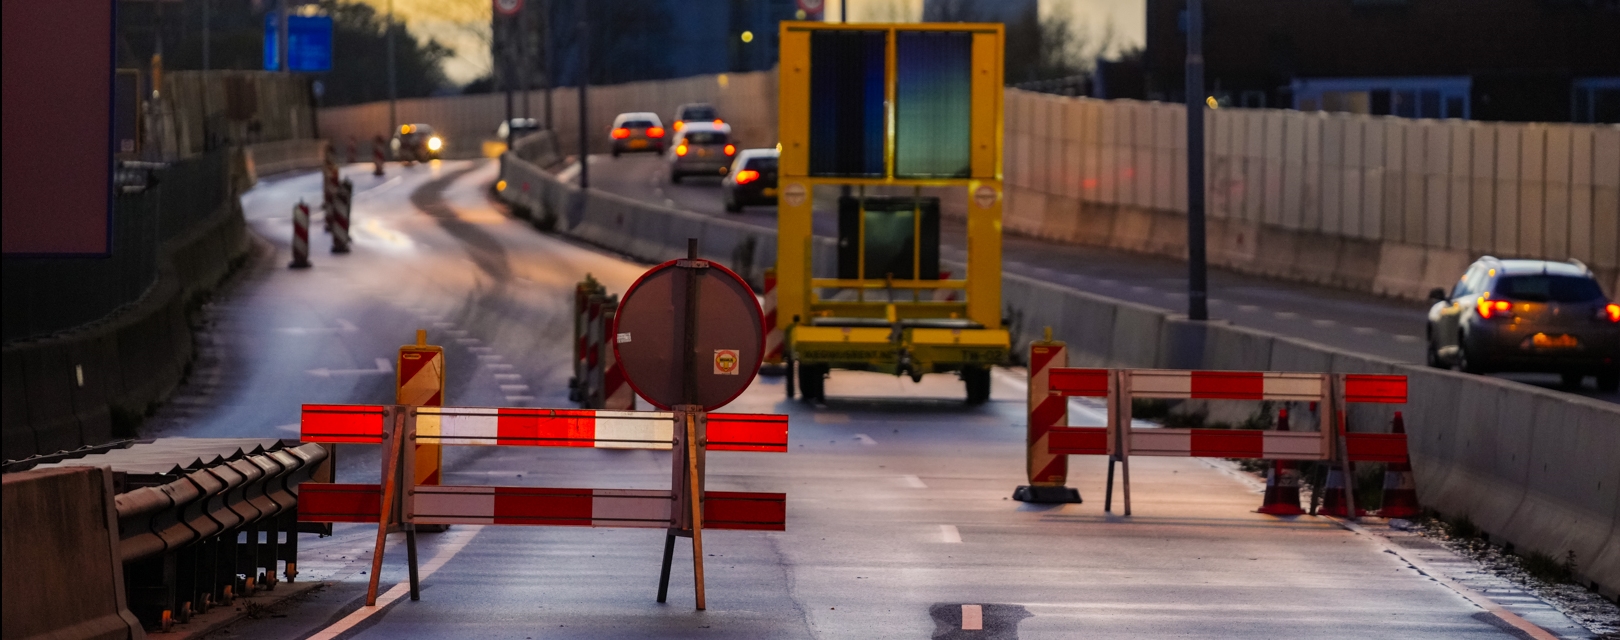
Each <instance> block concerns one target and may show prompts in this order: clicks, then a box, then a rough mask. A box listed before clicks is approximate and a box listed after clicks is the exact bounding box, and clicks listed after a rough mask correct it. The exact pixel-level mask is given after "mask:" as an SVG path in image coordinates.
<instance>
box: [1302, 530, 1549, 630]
mask: <svg viewBox="0 0 1620 640" xmlns="http://www.w3.org/2000/svg"><path fill="white" fill-rule="evenodd" d="M1322 517H1324V518H1327V519H1329V520H1332V521H1333V522H1335V523H1337V524H1338V525H1339V526H1341V527H1344V528H1346V529H1349V530H1350V531H1351V532H1353V533H1355V534H1356V535H1359V536H1361V537H1364V538H1366V539H1368V540H1369V541H1371V542H1372V543H1373V544H1374V545H1377V546H1378V547H1380V548H1381V550H1383V551H1384V552H1386V553H1389V554H1392V555H1394V556H1395V557H1397V558H1400V559H1401V560H1404V561H1406V563H1407V564H1409V565H1412V568H1413V569H1416V570H1417V571H1418V573H1421V574H1423V575H1425V576H1428V577H1429V578H1430V579H1432V580H1434V581H1435V582H1438V583H1440V584H1442V585H1444V586H1445V587H1446V588H1448V589H1451V590H1452V591H1455V592H1457V595H1460V596H1462V597H1463V598H1466V599H1467V600H1468V601H1469V602H1472V603H1474V604H1476V605H1479V607H1480V608H1481V609H1484V610H1486V611H1489V612H1490V613H1492V614H1494V615H1495V616H1496V617H1497V618H1500V619H1501V620H1502V621H1503V622H1506V623H1508V624H1509V625H1512V626H1513V628H1515V629H1518V630H1520V631H1523V632H1524V634H1525V635H1527V636H1530V637H1532V638H1535V639H1536V640H1557V638H1558V636H1556V635H1553V634H1551V633H1548V632H1547V630H1546V629H1543V628H1541V627H1538V626H1536V625H1534V624H1531V622H1530V621H1529V620H1525V619H1524V618H1521V617H1519V616H1518V615H1517V614H1515V613H1513V612H1511V611H1508V610H1507V609H1504V608H1502V605H1500V604H1497V603H1496V602H1495V601H1493V600H1491V599H1490V598H1488V597H1486V596H1485V595H1484V594H1481V593H1480V592H1478V591H1475V590H1473V589H1470V588H1468V587H1466V586H1463V585H1462V584H1460V583H1458V582H1457V581H1455V580H1452V579H1451V578H1447V577H1446V576H1444V575H1441V574H1440V573H1439V572H1438V571H1435V570H1434V568H1433V567H1430V566H1429V564H1428V563H1426V562H1424V561H1423V559H1422V558H1419V557H1417V555H1416V554H1411V553H1402V549H1401V548H1400V547H1398V546H1396V545H1393V544H1390V543H1389V542H1388V541H1386V540H1384V539H1383V538H1381V537H1379V536H1375V535H1373V534H1372V532H1370V531H1367V530H1366V529H1363V528H1361V525H1359V524H1356V523H1354V522H1351V521H1349V520H1342V519H1339V518H1335V517H1333V516H1322Z"/></svg>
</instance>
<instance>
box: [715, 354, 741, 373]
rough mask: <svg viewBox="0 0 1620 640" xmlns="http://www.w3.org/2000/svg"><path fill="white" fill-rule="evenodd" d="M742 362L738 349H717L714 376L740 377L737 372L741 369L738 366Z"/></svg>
mask: <svg viewBox="0 0 1620 640" xmlns="http://www.w3.org/2000/svg"><path fill="white" fill-rule="evenodd" d="M741 362H742V357H741V356H740V355H739V354H738V353H737V350H736V349H715V350H714V375H717V376H734V375H738V374H737V370H738V369H740V368H741V367H740V366H738V365H739V364H740V363H741Z"/></svg>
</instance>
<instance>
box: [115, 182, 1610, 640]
mask: <svg viewBox="0 0 1620 640" xmlns="http://www.w3.org/2000/svg"><path fill="white" fill-rule="evenodd" d="M389 169H390V176H388V177H387V178H385V179H383V180H373V179H372V178H370V177H369V176H365V175H364V174H363V173H361V172H360V168H355V169H353V170H354V171H355V175H353V179H354V180H355V181H356V188H357V191H358V192H359V193H358V194H357V198H356V209H355V219H356V228H357V233H356V249H355V252H354V253H353V254H351V255H348V256H341V257H335V256H331V255H329V254H328V253H326V244H325V242H326V241H325V240H324V237H322V236H320V235H319V234H317V235H316V242H315V249H316V251H315V254H314V255H313V256H312V260H313V261H314V262H315V267H314V268H312V269H310V270H307V271H293V270H288V269H286V268H285V267H284V266H283V265H284V264H285V260H286V257H287V253H286V239H287V238H288V237H289V235H290V228H289V227H288V225H287V224H286V222H285V217H286V215H287V211H288V209H289V208H290V207H291V205H292V203H294V202H296V201H297V200H298V199H299V198H306V199H313V198H315V197H318V195H317V194H318V188H319V184H318V182H317V181H316V180H317V179H316V178H315V177H313V176H295V177H290V178H285V179H279V180H272V181H266V182H265V183H264V184H261V186H260V187H258V188H257V189H255V190H254V191H253V192H252V193H250V194H248V195H247V196H246V198H245V199H244V202H245V205H246V207H247V209H248V215H249V218H250V222H251V224H252V228H253V229H254V230H255V231H256V232H258V233H260V234H263V236H264V237H265V238H266V239H267V241H268V242H267V244H268V245H269V246H270V248H271V249H272V250H273V251H274V253H273V254H268V255H269V257H266V255H267V254H261V257H260V258H259V259H258V260H256V261H255V263H254V264H253V265H252V266H251V267H250V270H249V271H248V272H246V273H245V274H244V275H243V276H242V277H241V278H240V279H239V280H238V282H236V283H235V284H234V285H233V286H232V287H231V288H230V289H229V290H227V291H225V292H223V293H221V294H220V295H219V296H218V297H217V298H216V300H215V301H214V302H213V306H212V308H211V309H210V310H209V311H208V314H207V315H208V317H209V318H210V324H209V327H208V330H207V334H206V336H205V337H206V339H207V342H208V351H207V354H208V355H207V359H206V360H205V361H204V362H203V363H200V364H199V368H198V370H197V372H196V373H194V374H193V378H194V380H193V382H192V384H189V385H187V386H186V387H185V388H184V389H183V390H182V393H181V394H180V395H179V396H178V397H179V398H180V399H181V400H185V399H187V398H192V399H194V400H190V401H180V402H174V403H171V404H170V405H168V406H167V407H165V408H164V409H163V410H162V411H160V413H159V415H158V416H157V418H156V420H155V422H154V424H153V426H152V429H153V431H152V432H149V433H147V434H144V435H186V436H227V435H229V436H243V435H260V436H264V435H275V436H292V435H294V433H295V431H296V427H289V426H290V425H292V424H294V423H295V422H296V419H297V407H298V405H299V403H302V402H386V401H388V400H389V399H390V398H391V396H392V376H390V375H386V374H384V373H360V372H362V371H364V370H365V369H367V368H368V367H369V368H371V369H376V368H377V367H376V364H375V360H376V358H391V357H392V354H393V352H394V349H395V348H396V347H397V345H398V344H400V343H401V342H404V341H407V340H408V339H409V337H410V334H411V332H412V330H414V329H415V328H417V327H419V326H421V327H425V328H428V329H429V336H430V339H431V340H432V341H433V342H434V343H437V344H444V345H445V346H446V349H447V354H448V355H447V357H448V360H449V365H450V367H449V375H450V391H449V394H448V396H449V401H450V402H451V403H453V404H457V405H506V406H510V405H514V404H515V405H523V404H527V405H531V406H567V404H566V402H565V399H564V396H565V393H566V389H565V387H564V385H563V382H564V381H565V380H566V378H567V375H568V373H567V371H566V364H565V363H566V361H567V358H568V354H569V352H570V351H569V348H568V344H567V335H568V332H569V326H570V322H569V321H568V320H567V318H568V313H569V306H570V305H571V291H572V287H573V284H574V282H575V281H576V280H578V279H579V278H580V277H581V276H582V275H583V274H584V272H586V271H590V272H592V273H593V274H595V275H597V277H598V278H600V279H602V280H603V281H604V282H605V283H606V285H607V286H608V288H609V289H610V290H612V291H622V290H623V288H624V287H625V286H627V285H628V284H629V282H630V281H631V279H632V278H633V277H634V276H635V275H637V274H639V273H640V272H641V271H642V270H643V269H644V265H635V264H630V263H626V262H624V261H622V260H620V259H617V258H613V257H610V256H605V255H601V254H598V253H594V252H592V251H588V250H586V249H583V248H581V247H578V246H576V245H574V244H571V243H569V242H567V241H564V240H560V239H557V238H554V237H550V236H545V235H542V234H539V233H537V232H535V231H533V230H532V229H531V228H529V227H528V226H527V225H525V224H524V223H522V222H519V221H514V220H510V219H508V218H506V217H505V216H504V215H502V213H501V211H500V210H499V209H498V208H497V207H495V206H493V205H491V204H490V203H489V202H488V200H487V199H486V198H485V195H484V193H485V189H486V188H487V185H488V182H489V181H490V180H492V179H493V176H494V172H493V167H492V166H491V165H489V164H487V163H484V162H444V163H439V164H436V165H431V166H418V167H414V168H406V169H402V168H399V167H396V166H390V168H389ZM345 171H346V172H348V171H350V169H346V170H345ZM351 326H352V327H353V328H352V329H350V327H351ZM322 368H324V369H327V371H326V375H325V376H322V375H320V374H319V373H310V371H311V370H316V371H318V370H320V369H322ZM340 372H341V373H340ZM1022 375H1023V374H1022V373H1021V372H1019V371H1017V370H1007V371H1002V372H1001V373H1000V374H998V375H997V376H995V378H994V381H995V387H994V389H993V394H992V398H993V400H992V402H990V403H988V404H986V405H984V406H979V407H966V406H964V405H963V404H962V402H961V400H960V398H961V391H960V383H959V382H958V381H956V380H955V379H954V378H952V377H950V376H944V375H933V376H928V377H925V378H924V381H923V382H922V383H921V384H914V383H911V382H910V381H909V380H907V381H901V380H898V379H896V378H892V377H888V376H882V375H876V374H864V373H848V372H840V373H835V374H834V376H833V377H832V379H830V380H829V386H828V393H829V396H831V398H832V399H831V400H830V401H829V402H828V403H827V404H826V405H825V406H807V405H804V404H800V403H796V402H788V401H786V400H785V398H784V396H783V394H782V391H781V386H780V380H779V379H769V378H763V379H761V380H760V381H758V382H756V383H755V384H754V386H753V387H752V388H751V389H750V390H749V391H748V392H746V393H745V394H744V396H743V397H742V398H741V399H739V400H738V401H737V402H736V403H735V404H734V405H733V406H732V407H730V408H729V409H730V410H737V411H760V412H783V413H788V414H789V415H791V419H792V439H791V443H790V452H789V453H787V454H763V453H716V454H714V455H712V456H710V457H709V461H710V471H709V479H710V488H711V490H740V491H780V492H785V493H787V494H788V495H789V506H788V512H789V524H788V530H787V531H786V532H781V533H761V532H711V533H710V534H708V535H707V536H706V539H705V543H706V544H705V551H706V558H705V561H706V573H707V582H708V601H709V610H708V611H706V612H695V611H693V610H692V593H691V568H690V567H691V565H690V552H689V547H688V546H686V545H685V544H684V543H685V541H684V540H683V541H682V543H683V544H681V545H678V546H677V553H676V562H675V569H674V572H673V577H672V581H671V582H672V585H671V595H670V602H669V604H667V605H658V604H656V603H654V602H653V596H654V591H655V587H656V581H657V576H658V560H659V555H660V552H661V542H662V533H661V532H659V531H648V530H625V529H572V528H530V527H472V526H455V527H452V528H451V529H450V531H448V532H445V533H441V534H423V535H422V539H423V540H422V550H421V556H422V562H423V564H424V565H425V568H428V569H431V570H432V573H431V574H430V575H428V576H426V578H425V579H424V582H423V584H424V587H425V589H424V591H423V597H422V600H421V601H417V602H411V601H409V600H408V599H404V598H398V597H397V596H396V598H395V599H393V600H392V601H390V602H389V603H388V605H387V606H385V607H381V608H379V609H377V610H371V609H362V608H361V607H360V599H361V598H362V597H363V594H364V588H365V581H366V580H367V579H368V578H369V576H368V575H367V574H366V573H365V572H366V571H368V570H369V561H370V548H371V543H372V539H373V536H374V535H375V534H374V531H375V529H374V528H371V527H366V526H364V525H340V526H338V527H337V531H336V533H337V535H335V536H333V537H330V538H324V539H314V538H313V537H308V536H306V539H305V541H304V543H303V545H304V546H303V558H302V561H301V563H300V571H301V576H300V579H301V580H323V581H329V582H330V583H331V584H330V586H329V587H327V588H326V589H324V590H323V591H322V592H320V593H318V594H316V595H315V596H313V597H312V598H310V599H309V600H307V601H304V602H302V603H299V604H296V605H294V606H293V607H292V608H290V609H288V610H287V611H286V612H285V613H286V617H280V618H274V617H272V618H263V619H260V620H254V621H247V622H244V623H242V624H240V625H237V626H235V627H233V628H231V629H228V630H226V631H225V632H224V634H223V635H224V636H226V637H234V636H242V637H249V636H251V637H255V638H302V637H364V638H444V637H465V638H484V637H490V638H497V637H499V638H539V637H545V638H554V637H555V638H563V637H579V638H600V637H697V636H702V637H729V638H767V637H768V638H793V637H827V638H849V637H862V638H887V637H893V638H915V637H925V636H933V637H976V635H977V634H975V635H967V632H963V631H962V626H963V624H964V622H965V621H966V622H968V623H971V621H972V620H973V614H974V612H976V613H977V615H978V616H979V618H980V619H981V620H982V625H983V627H984V629H985V631H987V632H989V633H986V634H984V636H985V637H1002V638H1011V637H1022V638H1069V637H1077V636H1082V635H1083V636H1085V637H1121V638H1123V637H1131V638H1135V637H1143V636H1160V635H1187V636H1202V637H1231V636H1267V637H1323V638H1326V637H1343V636H1345V635H1364V636H1378V637H1410V636H1419V635H1421V636H1426V637H1428V636H1432V637H1448V638H1475V637H1479V638H1486V637H1503V636H1504V635H1507V634H1506V633H1505V632H1504V631H1503V630H1502V623H1501V621H1500V619H1497V618H1492V617H1491V616H1490V615H1487V614H1486V613H1485V612H1483V611H1482V610H1481V609H1480V608H1479V607H1478V606H1476V605H1474V604H1471V603H1470V602H1469V601H1468V600H1466V599H1465V598H1464V597H1463V596H1461V595H1459V593H1458V592H1457V591H1455V590H1452V589H1451V588H1448V587H1447V586H1446V585H1443V584H1441V583H1438V582H1436V581H1433V580H1431V579H1429V578H1428V577H1427V576H1425V575H1423V574H1422V573H1420V572H1419V571H1418V570H1416V569H1414V568H1413V567H1412V566H1411V565H1410V564H1408V563H1407V562H1406V561H1404V560H1403V559H1402V557H1401V556H1398V555H1395V554H1393V553H1387V552H1386V551H1385V547H1384V546H1382V545H1381V543H1379V541H1377V540H1375V539H1373V538H1371V537H1369V536H1366V535H1360V534H1357V533H1353V532H1351V531H1347V530H1346V529H1344V528H1342V527H1339V526H1338V525H1336V524H1335V523H1333V522H1332V521H1330V520H1327V519H1322V518H1309V517H1302V518H1272V517H1269V516H1261V515H1258V514H1254V513H1252V510H1253V509H1254V508H1255V507H1256V506H1257V505H1258V504H1259V501H1260V498H1259V495H1258V493H1257V491H1256V488H1255V486H1254V484H1253V481H1252V479H1245V478H1242V477H1240V474H1236V473H1234V472H1232V470H1231V469H1230V468H1228V467H1227V466H1226V465H1224V464H1223V463H1218V462H1206V461H1202V460H1196V459H1165V458H1160V459H1138V460H1137V461H1136V464H1135V465H1134V468H1133V469H1132V471H1133V472H1134V473H1133V478H1132V481H1133V489H1134V491H1135V494H1134V496H1133V501H1134V504H1133V506H1134V509H1135V515H1133V516H1132V517H1130V518H1123V517H1119V516H1115V515H1109V514H1105V513H1103V512H1102V510H1101V498H1102V495H1101V494H1102V487H1103V467H1104V461H1103V460H1102V459H1101V458H1092V457H1075V458H1073V459H1072V460H1073V465H1072V470H1071V472H1070V478H1071V485H1073V486H1075V487H1077V488H1079V489H1080V491H1081V492H1082V493H1083V495H1084V496H1085V497H1086V499H1087V502H1086V503H1084V504H1079V505H1062V506H1052V507H1034V506H1029V505H1022V504H1020V503H1017V502H1013V501H1010V500H1008V499H1007V498H1008V496H1009V494H1010V493H1011V491H1012V489H1013V487H1014V486H1016V485H1018V484H1020V482H1021V481H1022V475H1023V455H1024V454H1023V440H1024V438H1023V429H1024V426H1023V425H1024V423H1025V416H1024V409H1023V404H1024V401H1023V396H1024V393H1025V391H1024V389H1023V386H1022V382H1021V377H1022ZM504 376H515V377H504ZM518 385H523V386H525V387H526V388H522V389H519V388H516V387H517V386H518ZM1301 410H1303V408H1301ZM1072 415H1073V417H1074V420H1075V422H1076V423H1077V424H1100V422H1101V415H1100V414H1099V413H1098V412H1097V410H1096V408H1095V405H1077V406H1075V407H1074V411H1072ZM451 452H452V453H450V454H449V455H447V458H446V468H445V471H446V477H447V478H448V479H449V481H450V482H453V483H459V484H503V485H530V486H552V487H597V488H660V487H663V486H667V485H666V484H665V483H667V482H668V477H669V475H668V474H669V471H668V464H669V459H668V456H667V454H658V453H653V452H644V451H633V452H625V451H606V450H594V449H589V450H558V449H519V448H475V447H465V448H452V449H451ZM375 453H376V450H375V448H374V447H360V446H344V447H342V448H341V449H340V451H339V460H340V466H339V470H338V473H339V479H340V480H342V481H351V482H364V481H366V480H367V479H369V478H370V477H374V476H375V474H376V472H377V465H376V463H375V459H374V458H373V456H374V455H375ZM1116 508H1117V507H1116ZM1369 526H1372V525H1371V524H1370V525H1369ZM394 538H396V539H391V540H390V545H391V546H390V548H389V550H388V556H387V562H386V563H385V571H384V573H383V575H382V576H381V578H382V583H383V586H384V588H385V591H386V592H388V593H393V594H398V593H400V592H399V591H398V588H397V585H398V584H399V583H400V582H401V581H403V580H404V578H405V574H404V571H403V562H402V561H403V556H404V553H403V545H402V544H400V543H401V541H400V540H398V539H397V536H395V537H394ZM1542 608H1544V607H1542ZM1514 611H1519V612H1520V613H1522V614H1524V615H1526V616H1541V618H1539V619H1538V622H1542V623H1543V624H1545V625H1548V626H1554V627H1556V626H1558V625H1560V624H1565V623H1567V621H1565V622H1558V620H1556V619H1553V618H1551V617H1549V616H1545V615H1544V614H1543V613H1541V612H1540V609H1537V608H1535V607H1532V606H1531V605H1530V604H1525V605H1524V606H1522V607H1520V608H1518V609H1514ZM964 616H966V617H965V618H964ZM970 626H971V624H970ZM1570 633H1571V637H1580V634H1579V633H1577V632H1575V631H1571V632H1570Z"/></svg>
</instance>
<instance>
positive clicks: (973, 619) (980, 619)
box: [962, 604, 984, 631]
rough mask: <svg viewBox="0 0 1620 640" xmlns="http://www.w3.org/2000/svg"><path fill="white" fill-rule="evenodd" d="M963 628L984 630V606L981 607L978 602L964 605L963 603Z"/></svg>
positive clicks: (965, 629) (964, 629)
mask: <svg viewBox="0 0 1620 640" xmlns="http://www.w3.org/2000/svg"><path fill="white" fill-rule="evenodd" d="M962 630H963V631H983V630H984V607H981V606H979V605H976V604H964V605H962Z"/></svg>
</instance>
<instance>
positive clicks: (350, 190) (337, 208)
mask: <svg viewBox="0 0 1620 640" xmlns="http://www.w3.org/2000/svg"><path fill="white" fill-rule="evenodd" d="M353 204H354V183H352V182H349V181H348V180H344V181H343V182H342V183H341V184H339V185H338V188H337V193H335V194H334V195H333V198H332V253H348V252H349V210H350V207H352V206H353Z"/></svg>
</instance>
